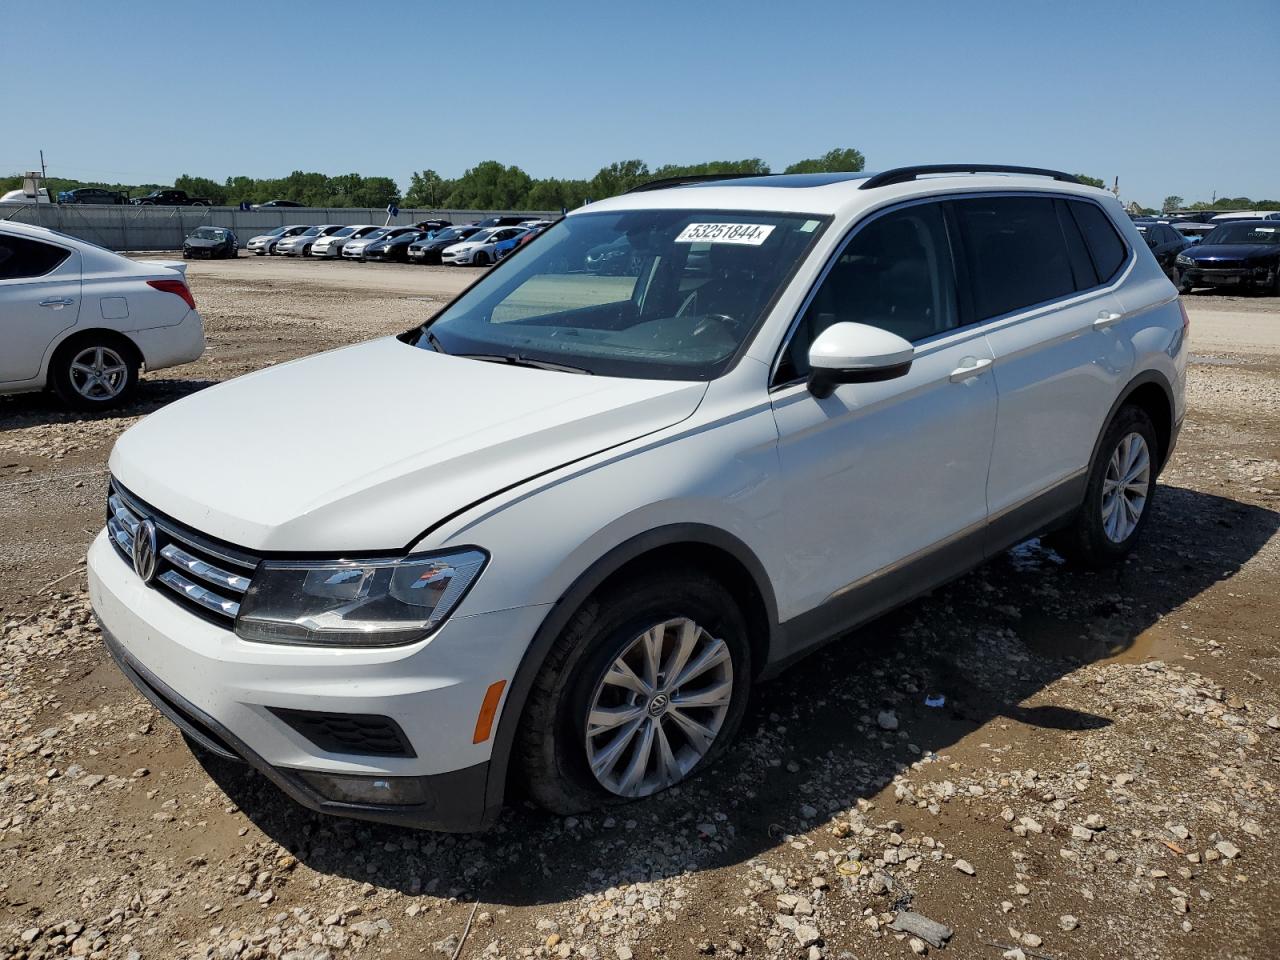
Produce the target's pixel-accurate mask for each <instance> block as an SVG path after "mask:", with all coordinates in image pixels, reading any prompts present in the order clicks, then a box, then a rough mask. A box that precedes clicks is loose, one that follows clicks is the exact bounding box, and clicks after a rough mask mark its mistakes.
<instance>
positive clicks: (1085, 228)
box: [1067, 200, 1159, 283]
mask: <svg viewBox="0 0 1280 960" xmlns="http://www.w3.org/2000/svg"><path fill="white" fill-rule="evenodd" d="M1067 205H1068V206H1069V207H1070V208H1071V213H1072V214H1073V215H1074V216H1075V220H1076V223H1077V224H1079V226H1080V232H1081V233H1082V234H1084V242H1085V244H1086V245H1087V246H1088V248H1089V254H1090V256H1092V257H1093V265H1094V268H1095V269H1097V271H1098V276H1099V277H1100V278H1101V279H1100V282H1101V283H1107V282H1108V281H1110V280H1111V278H1112V277H1114V276H1115V275H1116V274H1117V273H1119V271H1120V267H1121V266H1123V265H1124V262H1125V260H1126V259H1127V258H1128V251H1127V250H1126V249H1125V246H1124V241H1123V240H1121V239H1120V234H1118V233H1116V228H1115V227H1113V226H1112V225H1111V218H1110V217H1108V216H1107V215H1106V214H1105V213H1103V212H1102V210H1101V209H1100V208H1099V207H1098V206H1097V205H1095V204H1092V203H1087V202H1085V201H1084V200H1068V201H1067ZM1154 226H1159V224H1154Z"/></svg>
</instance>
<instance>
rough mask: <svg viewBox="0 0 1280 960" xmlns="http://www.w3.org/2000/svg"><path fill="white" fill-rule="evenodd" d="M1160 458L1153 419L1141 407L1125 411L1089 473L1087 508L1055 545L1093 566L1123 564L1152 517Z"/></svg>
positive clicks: (1053, 541)
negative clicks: (1119, 562)
mask: <svg viewBox="0 0 1280 960" xmlns="http://www.w3.org/2000/svg"><path fill="white" fill-rule="evenodd" d="M1159 456H1160V448H1159V444H1158V441H1157V440H1156V432H1155V427H1154V426H1153V425H1152V423H1151V418H1150V417H1148V416H1147V414H1146V413H1145V412H1144V411H1143V410H1141V409H1139V408H1138V407H1133V406H1125V407H1121V408H1120V411H1119V413H1117V414H1116V416H1115V419H1114V420H1112V421H1111V425H1110V426H1109V427H1108V428H1107V432H1106V434H1105V435H1104V436H1103V438H1102V443H1101V444H1100V445H1099V447H1098V454H1097V457H1096V458H1095V460H1094V463H1093V465H1092V466H1091V467H1090V470H1089V485H1088V487H1087V488H1086V490H1085V498H1084V504H1083V505H1082V506H1081V508H1080V511H1079V513H1078V514H1077V515H1076V517H1075V519H1074V520H1073V521H1072V522H1071V524H1070V526H1068V527H1067V528H1065V529H1064V530H1062V531H1060V532H1058V533H1057V534H1055V536H1054V537H1053V538H1051V540H1050V542H1051V544H1052V545H1053V546H1054V547H1055V548H1056V549H1057V550H1058V551H1059V552H1060V553H1062V554H1064V555H1065V556H1066V557H1067V558H1068V559H1071V560H1076V561H1079V562H1082V563H1084V564H1086V565H1089V566H1103V565H1106V564H1110V563H1116V562H1118V561H1120V560H1123V559H1124V558H1125V557H1126V556H1127V555H1128V554H1129V552H1130V551H1131V550H1132V549H1133V548H1134V547H1135V546H1136V545H1137V542H1138V536H1139V534H1141V533H1142V528H1143V527H1144V526H1145V525H1146V522H1147V518H1148V517H1149V516H1150V515H1151V497H1152V496H1153V495H1154V493H1155V489H1156V473H1157V470H1158V464H1159Z"/></svg>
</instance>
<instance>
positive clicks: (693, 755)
mask: <svg viewBox="0 0 1280 960" xmlns="http://www.w3.org/2000/svg"><path fill="white" fill-rule="evenodd" d="M926 175H927V176H926ZM601 250H606V251H608V253H609V256H607V257H604V256H602V255H600V251H601ZM1186 335H1187V319H1186V315H1185V313H1184V312H1183V310H1182V309H1181V307H1180V304H1179V302H1178V299H1177V296H1176V294H1175V291H1174V289H1173V286H1172V285H1171V284H1170V283H1169V280H1168V278H1167V277H1166V276H1165V275H1164V273H1163V272H1162V271H1161V269H1160V267H1159V266H1158V264H1157V263H1156V261H1155V259H1154V258H1153V256H1152V255H1151V252H1150V251H1149V250H1148V249H1147V246H1146V244H1145V243H1143V242H1142V238H1141V237H1140V236H1139V235H1138V233H1137V231H1136V230H1135V229H1134V227H1133V225H1132V224H1131V223H1130V221H1129V218H1128V217H1127V216H1125V214H1124V212H1123V211H1122V210H1121V208H1120V205H1119V204H1118V203H1117V202H1116V200H1115V199H1114V198H1113V197H1112V196H1110V195H1109V194H1107V193H1105V192H1103V191H1101V190H1096V189H1093V188H1091V187H1086V186H1082V185H1080V184H1079V183H1077V182H1076V181H1075V180H1074V179H1073V178H1072V177H1070V176H1067V175H1064V174H1057V173H1053V172H1052V171H1043V170H1034V169H1024V168H1016V167H979V168H977V169H975V168H973V167H971V166H968V167H960V166H935V167H912V168H904V169H900V170H893V171H889V172H887V173H881V174H877V175H867V174H819V175H797V176H775V177H747V178H742V177H739V178H736V179H733V178H722V179H717V180H711V181H708V182H690V181H687V180H686V181H678V182H675V183H670V182H668V183H663V184H658V185H653V186H650V187H646V188H642V189H641V190H638V191H634V192H632V193H629V194H627V195H625V196H620V197H615V198H613V199H610V200H606V201H604V202H601V203H596V204H593V205H591V206H589V207H586V208H584V209H582V210H579V211H575V212H574V213H572V214H570V215H569V216H567V217H566V218H565V219H564V220H563V221H562V222H560V223H558V224H556V225H555V226H553V227H551V228H550V229H549V230H548V231H547V232H546V233H545V234H544V235H543V236H542V237H541V238H539V239H538V241H537V242H536V243H533V244H531V245H529V246H527V247H525V248H523V249H521V250H520V251H519V252H518V253H516V254H515V255H513V256H512V257H510V258H509V259H507V260H505V261H503V262H502V263H501V264H500V265H499V266H498V267H497V268H496V269H495V270H494V271H493V272H492V273H490V274H489V275H487V276H486V277H484V278H482V279H481V280H480V281H479V282H478V283H476V284H475V285H473V286H472V287H471V288H469V289H468V290H467V291H466V292H465V293H463V294H462V295H461V296H460V297H459V298H458V299H457V300H455V301H454V302H453V303H452V304H451V305H450V306H449V307H448V308H447V309H445V310H444V311H443V312H442V313H441V314H439V315H438V316H437V317H436V318H435V319H433V320H431V321H428V322H427V323H424V324H423V325H422V326H421V327H420V328H418V329H415V330H412V331H410V332H408V333H406V334H404V335H402V336H400V337H393V338H387V339H382V340H375V341H372V342H369V343H364V344H361V345H358V346H353V347H348V348H346V349H343V350H337V351H334V352H331V353H326V354H322V355H319V356H315V357H310V358H308V359H305V360H300V361H297V362H295V363H290V364H286V365H283V366H280V367H275V368H272V369H270V370H264V371H262V372H259V373H255V374H252V375H250V376H247V377H243V378H241V379H239V380H235V381H232V382H229V383H225V384H222V385H219V386H215V387H213V388H211V389H208V390H204V391H201V392H200V393H197V394H195V395H193V396H190V397H187V398H185V399H183V400H180V401H178V402H176V403H174V404H171V405H170V406H168V407H166V408H164V409H163V410H161V411H160V412H158V413H155V414H153V415H152V416H151V417H149V418H148V419H147V420H145V421H144V422H143V423H141V424H139V425H138V426H136V427H134V428H133V429H132V430H130V431H129V432H128V433H126V434H125V435H124V436H123V437H122V438H121V439H120V441H119V443H118V444H117V445H116V448H115V451H114V453H113V454H112V457H111V472H112V481H111V493H110V507H109V514H108V524H107V530H106V531H104V532H103V533H102V534H101V535H100V536H99V537H98V538H97V540H96V541H95V542H94V544H93V547H92V550H91V552H90V556H89V567H90V585H91V590H92V596H93V603H94V606H95V608H96V610H97V612H98V615H99V617H100V619H101V622H102V625H103V631H104V634H105V635H106V638H107V643H108V645H109V646H110V649H111V651H112V653H113V654H114V655H115V657H116V659H117V661H118V662H119V664H120V665H121V667H122V668H123V669H124V670H125V671H126V672H127V673H128V675H129V676H130V678H131V679H132V680H133V682H134V683H135V684H137V686H138V687H139V688H140V689H141V690H142V692H143V693H145V694H146V695H147V696H148V697H150V698H151V699H152V700H153V701H154V702H155V703H156V705H157V706H158V707H159V708H160V709H161V710H162V711H164V712H165V713H166V714H168V715H169V716H170V717H171V718H172V719H173V720H174V721H175V722H176V723H177V724H178V725H179V726H180V727H181V728H182V729H183V731H185V733H186V734H187V736H188V737H189V738H191V739H192V740H195V741H197V742H199V743H200V744H202V745H203V746H204V747H205V748H207V749H208V750H211V751H213V752H215V753H218V754H222V755H224V756H231V757H239V758H241V759H243V760H246V761H247V762H249V763H250V764H252V765H253V766H254V767H256V768H257V769H258V770H260V771H261V772H262V773H263V774H265V775H266V776H268V777H269V778H271V779H272V780H273V781H274V782H275V783H276V784H278V785H279V786H280V787H281V788H282V789H283V790H284V791H286V792H287V793H289V794H290V795H292V796H293V797H294V798H295V799H297V800H299V801H300V802H302V803H303V804H305V805H307V806H309V807H312V808H314V809H317V810H322V811H327V812H331V813H337V814H343V815H348V816H355V817H365V818H369V819H375V820H386V821H392V822H398V823H406V824H414V825H418V826H426V827H432V828H440V829H456V830H466V829H475V828H478V827H481V826H483V825H485V824H487V823H488V822H490V821H491V820H492V818H493V817H494V816H495V815H496V814H497V812H498V810H499V809H500V808H501V805H502V802H503V794H504V788H505V787H506V785H507V784H508V782H509V780H510V781H511V782H516V783H520V784H522V787H523V789H526V790H528V791H529V792H530V793H531V794H532V795H533V797H535V798H536V799H537V800H538V801H540V802H541V803H542V804H544V805H545V806H547V807H549V808H551V809H552V810H555V811H561V812H568V811H575V810H579V809H582V808H586V807H590V806H592V805H596V804H600V803H608V802H611V801H618V800H625V799H631V798H637V797H643V796H645V795H648V794H652V793H654V792H656V791H659V790H662V789H663V788H665V787H667V786H670V785H672V784H675V783H678V782H680V781H682V780H684V779H685V778H687V777H690V776H692V775H694V774H696V773H698V771H700V770H702V769H703V768H704V767H706V766H707V765H708V764H709V763H711V762H712V761H713V760H714V759H715V758H716V757H717V755H719V754H720V753H721V752H722V751H723V750H724V749H725V746H726V744H727V743H728V742H729V741H730V740H731V739H732V737H733V735H734V733H735V732H736V730H737V728H738V726H739V724H740V722H741V720H742V716H743V711H744V709H745V707H746V703H747V698H748V694H749V691H750V688H751V685H752V682H753V681H755V680H757V679H759V678H760V677H762V676H765V675H768V674H771V673H774V672H776V671H777V670H778V669H780V667H781V666H782V665H784V664H786V663H787V662H788V661H790V660H792V659H793V658H794V657H796V656H798V655H800V654H802V653H804V652H806V651H808V650H810V649H812V648H813V647H815V646H817V645H818V644H821V643H822V642H823V641H825V640H829V639H831V638H833V637H837V636H840V635H842V634H844V633H846V632H847V631H849V630H850V629H851V628H852V627H854V626H856V625H857V624H859V623H861V622H864V621H866V620H868V619H869V618H871V617H874V616H876V615H877V614H880V613H882V612H884V611H885V610H887V609H888V608H890V607H892V606H894V605H896V604H900V603H902V602H903V601H905V600H907V599H909V598H911V597H913V596H915V595H917V594H919V593H921V592H922V591H925V590H928V589H930V588H931V587H934V586H936V585H938V584H939V583H941V582H942V581H945V580H947V579H949V578H952V577H955V576H957V575H959V574H961V573H963V572H964V571H965V570H967V569H969V568H971V567H973V566H974V565H976V564H979V563H981V562H982V561H983V559H984V558H986V557H990V556H992V555H993V554H995V553H997V552H999V551H1001V550H1003V549H1005V548H1006V547H1009V546H1010V545H1012V544H1014V543H1017V542H1018V541H1019V540H1021V539H1023V538H1026V537H1030V536H1032V535H1035V534H1040V533H1048V532H1053V533H1054V534H1055V536H1056V537H1057V543H1058V544H1059V546H1060V548H1061V549H1062V550H1063V551H1064V552H1066V553H1068V554H1070V555H1071V556H1073V557H1077V558H1080V559H1082V560H1084V561H1087V562H1095V563H1098V562H1107V561H1115V560H1118V559H1120V558H1122V557H1124V556H1125V554H1126V553H1128V551H1129V550H1130V549H1131V548H1132V547H1133V545H1134V542H1135V541H1136V539H1137V538H1138V536H1139V534H1140V532H1141V530H1142V527H1143V524H1144V523H1145V522H1146V520H1147V518H1148V516H1149V515H1150V509H1149V504H1150V498H1151V496H1152V494H1153V493H1154V491H1155V483H1156V476H1157V474H1158V473H1159V471H1160V469H1161V467H1162V466H1163V465H1164V464H1165V463H1166V462H1167V460H1168V458H1169V455H1170V452H1171V450H1172V449H1173V445H1174V441H1175V438H1176V436H1177V433H1178V428H1179V425H1180V423H1181V421H1182V417H1183V410H1184V403H1183V386H1184V378H1185V365H1186V357H1187V353H1186ZM210 425H215V427H216V425H234V427H233V430H234V435H235V442H234V444H233V445H232V447H231V448H228V446H227V444H225V443H212V442H211V440H210ZM215 433H218V431H217V430H216V429H215ZM219 435H220V434H219ZM229 449H231V450H232V452H231V453H230V455H229V454H228V450H229ZM511 775H514V776H511Z"/></svg>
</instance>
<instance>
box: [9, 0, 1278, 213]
mask: <svg viewBox="0 0 1280 960" xmlns="http://www.w3.org/2000/svg"><path fill="white" fill-rule="evenodd" d="M30 12H31V16H29V17H28V16H27V15H25V14H24V15H23V16H21V17H19V18H18V19H20V20H28V21H29V22H30V28H29V30H27V31H25V33H26V35H27V36H29V37H30V39H31V41H32V42H24V40H23V35H24V31H23V30H21V29H19V28H18V27H17V25H16V24H15V17H14V15H12V13H11V15H10V16H8V17H7V18H6V29H5V31H4V33H3V35H0V62H3V63H4V64H5V68H6V69H5V76H6V79H7V80H8V83H7V84H6V93H7V96H6V102H7V103H8V109H7V110H6V118H5V122H4V124H3V127H0V131H2V132H0V172H5V173H7V172H10V171H13V172H17V171H19V170H21V169H25V168H34V167H35V166H36V165H37V163H38V153H37V151H38V150H39V149H40V148H41V147H43V148H44V150H45V157H46V162H47V163H48V165H49V172H50V173H51V174H55V173H56V174H60V175H65V176H72V177H79V178H81V179H105V180H121V181H125V182H144V181H155V182H171V181H172V179H173V178H174V177H175V176H177V175H178V174H180V173H191V174H197V175H202V176H208V177H212V178H214V179H217V180H222V179H224V178H225V177H227V176H229V175H232V174H240V173H243V174H248V175H253V176H282V175H284V174H287V173H289V172H290V171H291V170H295V169H304V170H319V171H322V172H325V173H331V174H336V173H346V172H359V173H362V174H366V175H374V174H380V175H387V176H392V177H394V178H395V179H396V180H397V181H398V182H399V183H400V185H401V187H402V188H406V187H407V186H408V178H409V172H410V171H411V170H421V169H424V168H426V167H431V168H433V169H435V170H437V171H439V172H440V173H442V174H443V175H445V176H456V175H458V174H460V173H461V172H462V171H463V170H464V169H465V168H467V167H468V166H471V165H473V164H475V163H477V162H479V161H481V160H488V159H494V160H500V161H502V162H504V163H514V164H518V165H519V166H521V167H523V168H524V169H525V170H526V171H528V172H529V173H530V174H532V175H534V176H568V177H585V176H590V175H592V174H593V173H594V172H595V171H596V170H597V169H599V168H600V167H601V166H603V165H604V164H606V163H609V162H611V161H614V160H624V159H628V158H641V159H644V160H646V161H648V162H649V164H650V165H651V166H658V165H660V164H662V163H668V162H696V161H702V160H710V159H734V158H740V157H750V156H759V157H763V158H764V159H765V160H766V161H768V162H769V163H770V164H771V165H772V166H773V167H774V168H775V169H781V168H782V167H783V166H784V165H786V164H787V163H789V162H791V161H793V160H797V159H801V158H803V157H810V156H816V155H819V154H821V153H823V152H825V151H826V150H827V149H829V148H831V147H834V146H853V147H857V148H858V149H860V150H861V151H862V152H863V153H864V154H866V156H867V166H868V168H869V169H883V168H886V167H890V166H895V165H899V164H905V163H924V162H942V161H948V160H951V161H965V162H968V161H988V162H1003V163H1026V164H1035V165H1043V166H1050V167H1057V168H1062V169H1066V170H1068V171H1071V172H1083V173H1088V174H1091V175H1093V176H1098V177H1103V178H1105V179H1106V180H1107V183H1108V185H1110V183H1111V180H1112V178H1113V177H1115V176H1117V175H1118V176H1119V177H1120V188H1121V196H1122V197H1124V198H1126V199H1137V200H1139V201H1141V202H1143V203H1146V204H1152V205H1158V204H1159V202H1160V201H1161V199H1162V198H1163V197H1165V196H1166V195H1169V194H1177V195H1179V196H1182V197H1184V198H1185V199H1186V200H1188V201H1191V200H1195V199H1208V198H1209V197H1210V195H1211V193H1212V192H1213V191H1214V190H1217V192H1218V194H1219V195H1223V194H1226V195H1229V196H1238V195H1247V196H1251V197H1254V198H1260V197H1264V196H1266V197H1280V163H1277V157H1280V124H1278V123H1277V122H1276V120H1277V117H1278V116H1280V56H1277V46H1278V45H1280V0H1227V2H1222V3H1214V4H1207V3H1205V2H1204V0H1198V2H1195V3H1184V2H1180V0H1162V2H1159V3H1154V2H1150V3H1140V2H1121V3H1114V2H1073V3H1060V2H1059V3H1050V2H1032V0H1026V2H1021V3H1012V2H1010V3H986V2H981V0H967V2H963V3H961V2H955V3H941V2H939V3H933V2H910V0H908V2H901V0H900V2H894V3H881V4H875V5H871V4H862V3H853V2H830V3H819V2H812V3H810V2H803V0H774V2H768V3H763V2H755V0H733V2H723V3H722V2H699V0H684V2H673V3H666V2H655V3H644V4H631V3H628V4H621V3H614V2H607V0H595V2H589V3H580V2H545V3H515V2H505V0H497V2H488V3H486V2H473V3H453V4H443V3H436V2H432V3H424V2H417V3H401V2H397V0H387V2H372V3H362V2H351V0H348V2H345V3H336V2H329V0H299V2H291V3H280V2H271V0H267V2H262V0H259V2H257V3H242V2H239V0H223V2H220V3H217V4H212V5H211V4H189V3H173V2H168V3H151V2H142V0H131V2H129V3H127V4H105V3H104V4H90V3H82V2H62V0H46V2H42V3H40V4H38V5H37V6H36V7H33V8H31V11H30ZM433 64H434V65H433Z"/></svg>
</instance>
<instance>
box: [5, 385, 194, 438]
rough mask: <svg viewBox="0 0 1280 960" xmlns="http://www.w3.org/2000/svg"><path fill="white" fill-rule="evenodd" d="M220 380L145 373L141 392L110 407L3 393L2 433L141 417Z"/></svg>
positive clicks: (45, 394)
mask: <svg viewBox="0 0 1280 960" xmlns="http://www.w3.org/2000/svg"><path fill="white" fill-rule="evenodd" d="M218 382H219V381H217V380H180V379H174V378H165V377H143V378H142V380H141V381H140V382H139V384H138V392H137V393H135V394H134V396H133V399H132V400H130V401H129V402H128V403H126V404H124V405H123V406H119V407H112V408H110V409H107V410H101V411H97V410H91V411H85V410H70V409H68V408H67V407H66V406H65V405H64V404H63V403H62V402H61V401H60V400H59V399H58V398H57V397H56V396H54V395H53V394H52V393H49V392H41V393H19V394H15V395H14V396H11V397H0V433H3V432H4V431H6V430H22V429H25V428H28V427H38V426H44V425H46V424H57V423H82V422H84V423H90V422H93V421H95V420H120V419H124V418H127V417H140V416H144V415H146V414H148V413H153V412H154V411H156V410H159V409H160V408H161V407H163V406H165V405H166V404H170V403H173V401H175V400H181V399H182V398H183V397H185V396H188V395H190V394H193V393H196V392H197V391H200V390H203V389H204V388H205V387H211V386H213V385H214V384H215V383H218Z"/></svg>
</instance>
